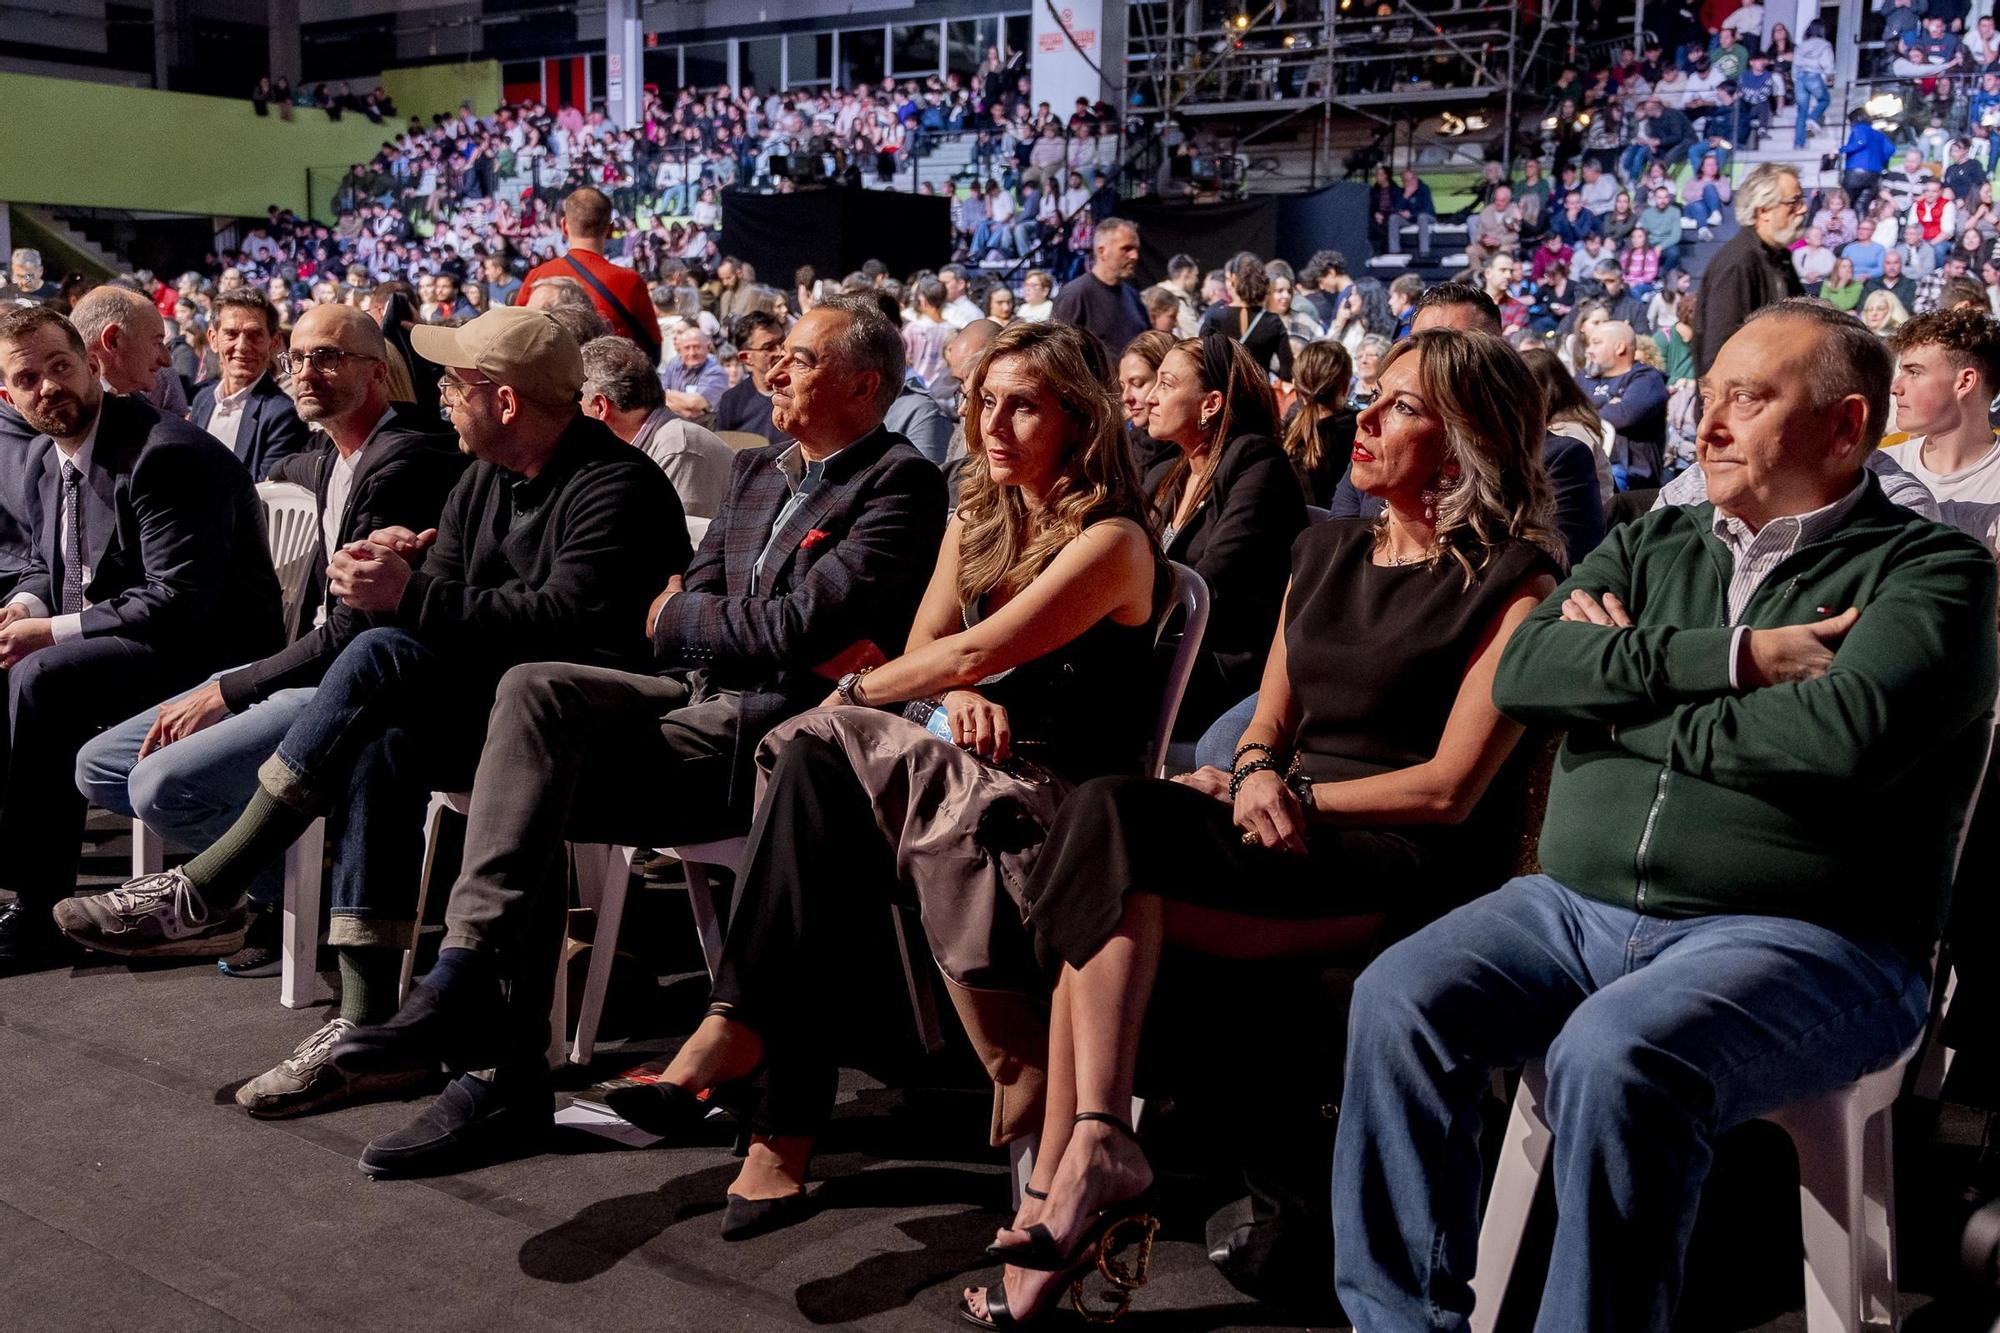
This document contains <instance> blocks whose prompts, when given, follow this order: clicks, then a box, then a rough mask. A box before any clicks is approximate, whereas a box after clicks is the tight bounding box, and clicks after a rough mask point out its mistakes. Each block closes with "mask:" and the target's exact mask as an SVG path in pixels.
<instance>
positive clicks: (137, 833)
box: [132, 819, 167, 879]
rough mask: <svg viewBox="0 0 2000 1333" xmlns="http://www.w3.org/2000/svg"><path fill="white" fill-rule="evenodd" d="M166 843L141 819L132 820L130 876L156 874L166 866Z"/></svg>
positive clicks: (135, 877) (136, 877) (137, 876)
mask: <svg viewBox="0 0 2000 1333" xmlns="http://www.w3.org/2000/svg"><path fill="white" fill-rule="evenodd" d="M166 851H167V849H166V844H165V843H164V842H162V841H161V839H160V835H159V834H157V833H155V832H153V830H152V829H150V828H148V827H147V826H146V821H145V820H143V819H135V820H133V821H132V878H133V879H138V878H140V877H141V876H142V875H157V874H159V873H160V871H162V870H163V869H165V868H166Z"/></svg>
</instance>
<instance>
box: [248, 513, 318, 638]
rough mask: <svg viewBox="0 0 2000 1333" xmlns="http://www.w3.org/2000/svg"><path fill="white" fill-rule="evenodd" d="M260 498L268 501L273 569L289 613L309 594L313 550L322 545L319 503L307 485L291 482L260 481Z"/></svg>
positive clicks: (266, 518)
mask: <svg viewBox="0 0 2000 1333" xmlns="http://www.w3.org/2000/svg"><path fill="white" fill-rule="evenodd" d="M257 498H258V499H259V500H261V501H263V502H264V535H265V539H266V540H267V541H268V542H269V543H270V546H271V568H272V569H274V570H275V571H277V575H278V590H279V592H280V593H281V594H282V595H283V597H284V603H285V610H286V612H287V613H288V614H289V613H290V611H291V609H292V607H294V606H295V605H297V603H298V600H299V596H300V594H301V593H303V592H304V591H305V586H306V582H307V580H308V579H309V578H310V577H311V573H312V553H313V548H314V546H315V545H317V544H318V542H319V501H318V499H317V498H316V497H315V496H314V495H313V493H312V492H311V491H310V490H308V489H306V488H305V487H304V486H299V485H296V484H294V483H292V482H289V481H260V482H258V483H257Z"/></svg>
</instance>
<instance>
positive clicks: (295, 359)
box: [278, 347, 382, 375]
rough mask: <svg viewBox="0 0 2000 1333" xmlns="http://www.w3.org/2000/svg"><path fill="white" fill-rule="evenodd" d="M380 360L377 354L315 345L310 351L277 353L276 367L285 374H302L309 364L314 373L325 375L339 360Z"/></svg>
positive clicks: (337, 365)
mask: <svg viewBox="0 0 2000 1333" xmlns="http://www.w3.org/2000/svg"><path fill="white" fill-rule="evenodd" d="M349 359H352V360H355V361H380V360H381V359H382V358H381V357H379V356H369V355H367V354H365V353H362V352H343V351H342V350H340V348H338V347H315V348H313V349H312V350H311V351H310V352H280V353H278V369H279V370H281V371H283V372H284V373H285V374H287V375H302V374H304V373H305V371H306V368H307V367H308V366H310V367H311V368H312V371H313V373H314V374H315V375H326V374H330V373H332V372H333V371H334V370H335V369H337V368H338V367H339V365H340V363H341V362H343V361H346V360H349Z"/></svg>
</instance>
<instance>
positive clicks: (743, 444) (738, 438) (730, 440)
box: [715, 430, 770, 454]
mask: <svg viewBox="0 0 2000 1333" xmlns="http://www.w3.org/2000/svg"><path fill="white" fill-rule="evenodd" d="M715 438H716V439H718V440H721V441H722V442H723V443H724V444H726V445H728V446H729V447H730V449H731V450H732V451H734V452H736V453H739V454H740V453H742V452H743V451H744V450H745V449H762V448H763V447H764V446H765V445H767V444H769V443H770V441H769V440H767V439H765V438H764V437H763V436H761V435H759V434H757V432H755V431H750V430H719V431H717V432H715Z"/></svg>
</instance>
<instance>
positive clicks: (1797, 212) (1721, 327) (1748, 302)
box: [1694, 162, 1806, 375]
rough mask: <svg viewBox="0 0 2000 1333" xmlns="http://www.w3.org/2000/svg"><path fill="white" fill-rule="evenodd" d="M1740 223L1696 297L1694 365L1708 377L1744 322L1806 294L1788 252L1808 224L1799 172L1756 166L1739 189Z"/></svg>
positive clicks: (1771, 165) (1773, 165)
mask: <svg viewBox="0 0 2000 1333" xmlns="http://www.w3.org/2000/svg"><path fill="white" fill-rule="evenodd" d="M1736 220H1737V221H1738V222H1740V223H1742V224H1743V229H1742V230H1741V231H1739V232H1737V233H1736V235H1734V236H1732V237H1730V238H1729V243H1728V244H1727V245H1725V246H1723V247H1722V249H1721V250H1720V251H1718V252H1717V253H1716V256H1715V258H1714V259H1712V260H1710V261H1709V265H1708V271H1707V272H1706V273H1703V274H1702V275H1701V291H1700V294H1699V295H1698V296H1697V297H1696V298H1695V306H1694V308H1695V320H1696V321H1697V322H1696V325H1695V335H1694V355H1695V367H1696V369H1698V370H1699V371H1700V372H1701V373H1702V374H1704V375H1706V374H1707V373H1708V368H1709V366H1710V365H1711V364H1713V363H1714V361H1715V354H1716V353H1717V352H1719V351H1721V350H1722V344H1724V343H1726V342H1728V341H1729V335H1731V334H1732V333H1735V332H1736V330H1738V329H1740V328H1742V327H1743V323H1744V321H1745V320H1747V319H1749V318H1750V316H1752V315H1753V314H1755V313H1757V312H1758V311H1759V310H1762V309H1763V308H1764V307H1765V306H1769V305H1776V304H1777V303H1778V302H1780V301H1783V300H1786V299H1787V298H1789V297H1794V296H1803V295H1804V294H1805V288H1804V286H1802V285H1801V284H1800V282H1799V273H1798V270H1797V269H1795V268H1793V267H1792V257H1791V252H1790V248H1789V247H1790V246H1791V243H1792V239H1793V238H1794V237H1796V236H1797V235H1798V234H1799V231H1800V229H1801V228H1802V227H1804V226H1805V221H1806V195H1805V191H1804V190H1803V189H1802V188H1800V186H1799V176H1798V171H1797V170H1796V169H1795V168H1793V167H1788V166H1786V165H1784V164H1783V163H1779V162H1764V163H1760V164H1759V165H1758V166H1756V167H1755V168H1753V169H1752V170H1751V172H1750V174H1749V175H1747V176H1745V177H1744V178H1743V183H1742V184H1741V185H1738V186H1737V187H1736Z"/></svg>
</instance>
